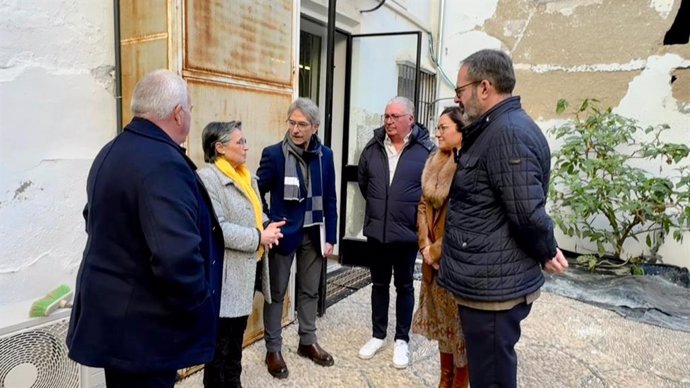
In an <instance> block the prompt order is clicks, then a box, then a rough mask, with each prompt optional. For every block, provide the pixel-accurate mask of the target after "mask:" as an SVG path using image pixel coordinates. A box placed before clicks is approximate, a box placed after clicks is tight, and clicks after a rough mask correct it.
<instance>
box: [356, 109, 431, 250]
mask: <svg viewBox="0 0 690 388" xmlns="http://www.w3.org/2000/svg"><path fill="white" fill-rule="evenodd" d="M385 136H386V135H385V131H384V129H383V127H381V128H377V129H375V130H374V136H373V138H372V139H371V140H370V141H369V143H367V145H366V146H365V147H364V150H362V155H361V156H360V158H359V166H358V169H357V179H358V183H359V189H360V191H361V192H362V195H363V196H364V198H365V199H366V211H365V216H364V235H365V236H366V237H368V238H372V239H374V240H376V241H379V242H382V243H394V242H411V243H416V242H417V204H419V199H420V198H421V196H422V183H421V180H422V170H424V163H425V162H426V159H427V157H429V153H430V152H431V151H433V150H434V149H435V148H436V146H435V145H434V143H433V142H432V141H431V139H430V138H429V131H428V130H427V129H426V128H425V127H424V126H423V125H421V124H419V123H417V124H415V126H414V127H413V128H412V133H411V135H410V141H409V143H408V144H407V145H406V146H405V148H404V149H403V151H402V154H401V155H400V159H399V160H398V165H397V166H396V168H395V176H394V177H393V182H392V183H390V184H389V183H388V182H389V176H390V174H389V172H388V156H387V154H386V150H385V148H384V145H383V140H384V138H385Z"/></svg>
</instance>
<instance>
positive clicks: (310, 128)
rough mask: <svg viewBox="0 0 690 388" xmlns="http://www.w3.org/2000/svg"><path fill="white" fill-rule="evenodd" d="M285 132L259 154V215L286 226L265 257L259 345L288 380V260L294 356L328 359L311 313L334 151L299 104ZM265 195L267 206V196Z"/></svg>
mask: <svg viewBox="0 0 690 388" xmlns="http://www.w3.org/2000/svg"><path fill="white" fill-rule="evenodd" d="M287 116H288V118H287V121H286V123H287V132H286V133H285V137H284V138H283V140H282V141H280V142H279V143H276V144H274V145H271V146H268V147H266V148H264V150H263V153H262V155H261V162H260V164H259V169H258V171H257V173H256V175H257V177H258V178H259V191H260V192H261V198H262V201H263V203H264V211H265V212H266V214H268V215H269V218H270V219H271V221H279V220H285V221H286V223H285V225H284V226H283V227H282V228H281V231H282V232H283V238H282V239H281V240H280V245H277V246H274V247H273V249H271V251H270V255H271V260H270V261H269V263H270V264H269V271H270V278H271V299H272V301H273V303H271V304H264V339H265V341H266V365H267V368H268V372H269V373H270V374H271V375H272V376H274V377H276V378H280V379H284V378H287V377H288V369H287V365H286V364H285V360H284V359H283V356H282V352H281V349H282V337H281V332H282V327H281V318H282V313H283V299H284V298H285V292H286V290H287V285H288V281H289V279H290V267H291V266H292V260H293V259H294V258H295V257H296V258H297V259H296V260H297V273H296V276H297V301H296V302H297V318H298V321H299V330H298V332H299V336H300V342H299V347H298V348H297V354H299V355H300V356H302V357H306V358H309V359H310V360H312V361H313V362H315V363H316V364H318V365H322V366H332V365H333V364H334V361H333V357H332V356H331V355H330V354H328V352H326V351H325V350H323V349H322V348H321V347H320V346H319V344H318V343H317V341H316V310H317V302H318V288H319V281H320V278H321V268H322V267H321V266H322V265H323V260H324V258H325V257H327V256H328V255H330V254H332V253H333V245H334V244H335V243H336V230H337V220H338V214H337V204H336V194H335V165H334V163H333V151H331V149H330V148H328V147H326V146H324V145H322V144H321V141H320V140H319V138H318V137H317V136H316V134H317V132H318V130H319V124H320V121H319V116H320V114H319V109H318V107H317V106H316V104H314V102H312V101H311V100H309V99H307V98H298V99H297V100H295V101H294V102H293V103H292V104H291V105H290V108H289V109H288V114H287ZM267 193H270V204H269V203H267V202H266V194H267Z"/></svg>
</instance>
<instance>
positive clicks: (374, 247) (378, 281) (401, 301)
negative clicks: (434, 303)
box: [367, 239, 419, 342]
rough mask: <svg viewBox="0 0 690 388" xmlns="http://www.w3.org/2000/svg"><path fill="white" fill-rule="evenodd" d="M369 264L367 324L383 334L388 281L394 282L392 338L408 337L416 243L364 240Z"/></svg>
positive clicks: (385, 322)
mask: <svg viewBox="0 0 690 388" xmlns="http://www.w3.org/2000/svg"><path fill="white" fill-rule="evenodd" d="M367 245H368V248H369V251H370V253H369V255H370V257H371V258H372V260H371V266H370V267H369V270H370V271H371V283H372V287H371V326H372V329H373V336H374V337H375V338H378V339H384V338H386V331H387V329H388V303H389V301H390V295H389V293H390V284H391V277H393V284H394V285H395V295H396V298H395V339H396V340H399V339H401V340H404V341H407V342H409V341H410V325H411V324H412V310H413V309H414V286H413V284H412V281H413V278H412V275H413V273H414V262H415V259H416V258H417V251H418V249H419V247H418V245H417V243H416V242H415V243H390V244H382V243H380V242H378V241H375V240H372V239H369V240H368V241H367Z"/></svg>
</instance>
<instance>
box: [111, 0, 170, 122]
mask: <svg viewBox="0 0 690 388" xmlns="http://www.w3.org/2000/svg"><path fill="white" fill-rule="evenodd" d="M119 3H120V50H121V51H120V55H121V60H120V65H121V68H122V69H121V77H122V99H121V100H120V104H122V123H123V124H124V125H126V124H127V123H129V122H130V120H132V110H131V109H130V106H131V102H132V92H133V91H134V85H136V83H137V81H139V80H140V79H141V78H142V77H143V76H144V75H145V74H146V73H148V72H150V71H153V70H156V69H167V68H168V2H167V1H166V0H148V1H137V0H121V1H120V2H119Z"/></svg>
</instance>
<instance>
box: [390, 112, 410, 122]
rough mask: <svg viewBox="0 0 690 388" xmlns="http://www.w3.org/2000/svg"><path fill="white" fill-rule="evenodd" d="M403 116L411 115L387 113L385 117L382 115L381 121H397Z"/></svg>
mask: <svg viewBox="0 0 690 388" xmlns="http://www.w3.org/2000/svg"><path fill="white" fill-rule="evenodd" d="M405 116H412V115H411V114H401V115H399V114H388V113H386V114H385V115H383V121H386V120H388V119H393V120H399V119H400V118H401V117H405Z"/></svg>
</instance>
